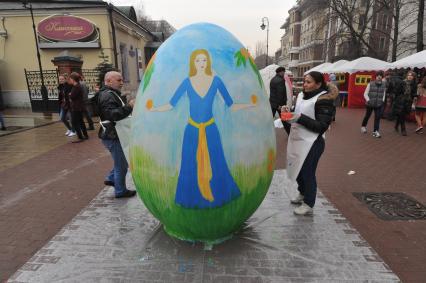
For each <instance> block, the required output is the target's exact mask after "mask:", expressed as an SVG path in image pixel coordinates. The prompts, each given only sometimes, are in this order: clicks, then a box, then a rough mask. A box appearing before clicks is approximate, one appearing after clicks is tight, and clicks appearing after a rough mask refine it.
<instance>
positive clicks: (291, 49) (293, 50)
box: [289, 46, 300, 54]
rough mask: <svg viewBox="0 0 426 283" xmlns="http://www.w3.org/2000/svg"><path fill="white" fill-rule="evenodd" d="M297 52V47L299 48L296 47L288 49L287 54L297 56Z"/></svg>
mask: <svg viewBox="0 0 426 283" xmlns="http://www.w3.org/2000/svg"><path fill="white" fill-rule="evenodd" d="M299 50H300V47H299V46H297V47H292V48H290V51H289V53H290V54H299Z"/></svg>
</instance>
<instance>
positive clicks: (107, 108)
mask: <svg viewBox="0 0 426 283" xmlns="http://www.w3.org/2000/svg"><path fill="white" fill-rule="evenodd" d="M122 87H123V77H122V76H121V74H120V73H119V72H114V71H111V72H108V73H106V74H105V87H104V88H102V89H101V90H100V92H99V95H98V100H99V103H98V105H99V107H98V108H99V118H100V119H101V127H100V128H99V138H101V139H102V143H103V145H104V146H105V148H106V149H108V151H109V152H110V153H111V156H112V159H113V161H114V167H113V168H112V170H111V171H110V173H109V175H108V176H107V177H106V179H105V181H104V184H105V185H108V186H114V192H115V197H116V198H128V197H133V196H135V195H136V192H135V191H133V190H128V189H127V186H126V174H127V170H128V167H129V165H128V163H127V160H126V156H125V155H124V152H123V148H122V147H121V144H120V140H119V137H118V135H117V131H116V129H115V125H116V122H117V121H120V120H123V119H125V118H127V117H128V116H129V115H130V113H132V110H133V106H134V103H135V102H134V99H131V100H130V101H129V102H127V101H126V99H125V97H122V96H121V92H120V90H121V88H122Z"/></svg>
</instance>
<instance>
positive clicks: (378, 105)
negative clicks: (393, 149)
mask: <svg viewBox="0 0 426 283" xmlns="http://www.w3.org/2000/svg"><path fill="white" fill-rule="evenodd" d="M382 79H383V72H382V71H379V72H377V73H376V80H375V81H371V82H370V83H368V85H367V88H366V89H365V91H364V98H365V108H366V112H365V116H364V119H363V120H362V124H361V132H362V133H364V134H365V133H367V123H368V119H370V116H371V113H372V112H373V111H374V128H373V137H375V138H380V137H381V135H380V133H379V127H380V116H381V113H382V107H383V104H384V102H385V92H386V86H385V84H384V83H383V80H382Z"/></svg>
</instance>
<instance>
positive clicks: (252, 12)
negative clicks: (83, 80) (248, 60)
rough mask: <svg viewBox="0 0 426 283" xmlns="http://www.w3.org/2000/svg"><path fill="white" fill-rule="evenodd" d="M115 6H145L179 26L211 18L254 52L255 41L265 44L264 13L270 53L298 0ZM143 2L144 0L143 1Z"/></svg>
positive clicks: (169, 0)
mask: <svg viewBox="0 0 426 283" xmlns="http://www.w3.org/2000/svg"><path fill="white" fill-rule="evenodd" d="M107 2H112V3H113V4H114V5H116V6H129V5H131V6H134V7H135V9H138V8H140V7H142V6H143V9H144V13H145V14H146V15H147V16H149V17H150V18H151V19H153V20H161V19H164V20H166V21H168V22H169V23H170V24H171V25H172V26H174V27H175V28H176V29H180V28H182V27H184V26H186V25H188V24H191V23H196V22H210V23H214V24H217V25H219V26H222V27H224V28H225V29H227V30H228V31H229V32H231V33H232V34H234V35H235V36H236V37H237V38H238V39H239V40H240V41H241V43H242V44H243V45H245V46H246V47H248V48H249V49H250V51H251V53H252V54H253V56H254V51H255V47H256V42H258V41H262V42H264V43H265V44H266V29H265V30H261V29H260V25H261V23H262V18H263V17H268V18H269V52H268V53H269V56H273V55H274V54H275V51H276V50H277V49H278V48H279V47H280V40H281V36H282V35H283V34H284V30H282V29H280V27H281V25H282V24H283V23H284V21H285V19H286V18H287V16H288V10H289V9H290V8H291V7H292V6H293V5H295V3H296V0H108V1H107ZM140 3H142V4H140Z"/></svg>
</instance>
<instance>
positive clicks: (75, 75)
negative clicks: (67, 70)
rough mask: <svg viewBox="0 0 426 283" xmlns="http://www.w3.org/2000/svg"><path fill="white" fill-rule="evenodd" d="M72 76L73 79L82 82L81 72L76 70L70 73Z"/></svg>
mask: <svg viewBox="0 0 426 283" xmlns="http://www.w3.org/2000/svg"><path fill="white" fill-rule="evenodd" d="M70 78H71V79H73V80H74V81H76V82H80V80H81V76H80V74H79V73H76V72H72V73H71V74H70Z"/></svg>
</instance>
